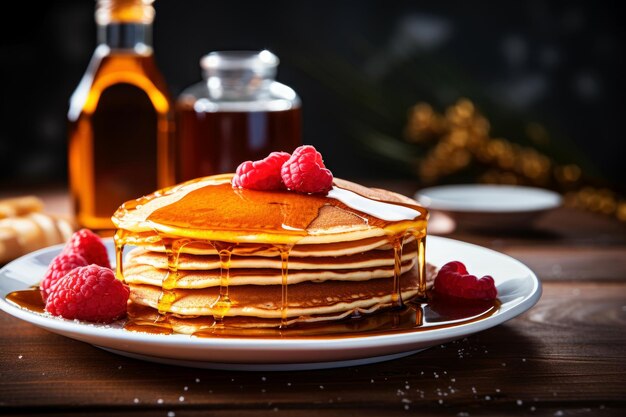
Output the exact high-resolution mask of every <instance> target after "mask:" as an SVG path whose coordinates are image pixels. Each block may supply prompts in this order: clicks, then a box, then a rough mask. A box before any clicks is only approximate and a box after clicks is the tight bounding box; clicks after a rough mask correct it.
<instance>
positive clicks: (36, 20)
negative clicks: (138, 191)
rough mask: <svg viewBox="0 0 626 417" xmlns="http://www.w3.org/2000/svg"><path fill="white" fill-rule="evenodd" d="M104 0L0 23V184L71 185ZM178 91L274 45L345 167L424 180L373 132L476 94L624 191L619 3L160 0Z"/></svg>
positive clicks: (161, 44)
mask: <svg viewBox="0 0 626 417" xmlns="http://www.w3.org/2000/svg"><path fill="white" fill-rule="evenodd" d="M94 5H95V2H93V1H89V0H72V1H58V0H57V1H53V2H52V1H50V2H45V3H41V4H37V5H36V6H35V5H33V4H31V3H29V2H14V3H13V7H15V11H14V12H11V13H8V12H5V13H2V15H1V17H0V32H1V36H0V39H1V40H0V71H1V73H0V74H1V76H2V78H1V79H2V93H1V95H0V97H1V111H0V126H1V130H0V189H6V188H7V187H9V186H15V185H18V186H29V185H41V184H42V183H45V184H47V183H56V184H59V183H64V182H65V181H66V178H67V173H66V162H67V160H66V146H67V142H66V125H65V123H66V122H65V120H66V111H67V105H68V100H69V97H70V94H71V93H72V91H73V89H74V88H75V86H76V85H77V83H78V81H79V80H80V78H81V76H82V74H83V72H84V71H85V69H86V67H87V63H88V61H89V58H90V56H91V54H92V52H93V49H94V47H95V45H96V27H95V23H94V20H93V12H94ZM155 8H156V20H155V23H154V49H155V54H156V58H157V62H158V64H159V66H160V69H161V71H162V73H163V75H164V76H165V78H166V80H167V82H168V85H169V88H170V91H171V93H172V95H173V96H176V95H178V93H179V92H180V91H181V90H182V89H183V88H185V87H187V86H189V85H190V84H193V83H195V82H197V81H199V80H200V69H199V65H198V60H199V59H200V57H201V56H202V55H204V54H206V53H208V52H210V51H213V50H225V49H262V48H267V49H270V50H271V51H273V52H274V53H276V54H277V55H278V57H279V58H280V59H281V64H280V66H279V71H278V77H277V79H278V80H279V81H281V82H283V83H285V84H287V85H289V86H291V87H292V88H294V89H295V90H296V91H297V92H298V93H299V95H300V96H301V98H302V101H303V118H304V119H303V120H304V141H305V142H306V143H310V144H313V145H315V146H316V147H318V149H319V150H320V151H321V152H322V153H323V155H324V157H325V160H326V164H327V166H328V167H329V168H331V169H332V170H333V172H334V173H335V175H336V176H341V177H344V178H363V177H372V178H410V177H411V175H413V174H412V173H411V171H410V168H409V167H407V166H405V165H404V164H402V163H400V162H398V161H394V160H393V159H384V158H383V157H381V156H380V155H377V154H376V153H373V152H372V151H370V149H369V148H368V146H367V143H366V142H364V141H363V137H362V135H361V133H359V132H362V130H358V129H357V130H355V126H358V127H359V129H363V128H364V129H366V130H369V131H372V132H376V133H383V134H385V135H387V136H389V137H391V138H395V139H396V140H398V141H402V130H403V126H404V124H405V123H406V114H407V113H406V112H407V109H408V108H409V107H410V106H411V105H413V104H415V103H416V102H419V101H426V102H428V103H430V104H432V105H433V106H434V107H435V108H436V109H438V110H444V109H445V107H446V106H448V105H451V104H453V103H454V102H455V101H456V100H457V99H458V98H459V97H467V98H469V99H471V100H472V101H474V102H475V103H476V105H477V106H478V107H479V108H480V109H481V111H482V112H483V113H484V114H485V115H486V116H487V118H488V119H489V120H490V121H491V122H492V133H493V134H494V135H495V136H502V137H506V138H508V139H509V140H511V141H516V140H519V141H523V140H524V126H525V125H526V124H528V123H530V122H532V123H539V124H541V125H542V126H544V127H545V129H546V131H547V132H549V137H550V141H551V142H550V150H549V152H550V156H551V157H553V158H555V159H556V160H557V161H558V162H559V163H564V164H565V163H576V164H579V165H580V166H581V167H582V168H583V171H584V172H585V173H586V175H588V176H590V177H592V178H594V179H596V180H598V181H600V182H601V183H604V182H606V183H607V184H608V185H609V186H611V187H613V188H616V189H619V190H622V191H623V190H624V185H623V182H622V179H623V177H624V173H625V169H624V168H623V166H624V164H623V160H624V158H625V157H626V153H625V152H624V127H623V125H624V119H625V115H624V110H625V106H624V96H623V94H624V91H625V90H624V73H625V69H626V66H625V63H624V45H623V43H622V38H623V35H624V29H623V28H624V24H623V22H624V19H623V17H624V16H623V14H621V13H620V12H618V6H617V2H611V1H593V2H582V1H580V2H558V3H557V2H551V1H547V0H535V1H519V2H486V1H481V2H465V1H438V2H432V1H430V2H425V1H391V0H387V1H382V0H381V1H378V0H376V1H374V0H372V1H337V0H335V1H331V0H317V1H288V0H273V1H243V0H230V1H222V2H217V1H201V0H185V1H175V0H157V1H156V3H155Z"/></svg>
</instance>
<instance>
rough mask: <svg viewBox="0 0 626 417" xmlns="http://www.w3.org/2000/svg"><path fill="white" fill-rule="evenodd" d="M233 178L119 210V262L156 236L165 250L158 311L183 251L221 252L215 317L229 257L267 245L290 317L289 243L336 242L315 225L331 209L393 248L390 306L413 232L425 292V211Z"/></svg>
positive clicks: (224, 308) (169, 297)
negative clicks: (244, 184) (254, 185)
mask: <svg viewBox="0 0 626 417" xmlns="http://www.w3.org/2000/svg"><path fill="white" fill-rule="evenodd" d="M230 179H231V176H229V175H223V176H216V177H207V178H201V179H198V180H194V181H190V182H188V183H184V184H182V185H180V186H176V187H173V188H171V189H168V190H163V191H160V192H157V193H154V194H152V195H150V196H147V197H143V198H141V199H139V200H137V201H134V202H133V201H131V202H128V203H126V204H124V205H123V206H122V207H121V208H120V209H119V210H118V212H116V214H115V216H114V222H116V224H117V225H118V227H119V230H118V233H117V234H116V237H115V240H116V251H117V257H118V260H120V261H121V254H122V252H123V248H124V246H125V245H126V244H133V245H139V246H142V245H143V246H149V245H154V243H155V242H157V241H158V242H161V245H162V246H164V247H165V251H166V253H167V255H168V256H167V257H168V275H167V277H166V278H165V279H164V281H163V285H162V294H161V296H160V297H159V306H158V310H160V311H161V312H166V311H168V310H169V307H171V305H172V303H173V302H175V300H176V296H175V292H174V291H173V289H174V288H176V283H177V281H178V277H179V274H178V266H179V264H178V262H179V258H180V254H181V252H183V251H184V248H187V249H188V250H190V249H191V248H194V249H198V248H199V247H204V248H212V249H214V251H215V252H217V253H218V254H219V258H220V291H219V296H218V297H217V299H216V300H215V301H214V302H213V304H212V306H211V307H212V310H211V311H212V314H213V319H215V321H216V322H220V321H221V319H222V318H224V316H225V315H226V314H227V313H228V310H229V309H230V307H231V305H232V303H233V301H232V300H231V298H230V297H229V295H228V294H229V286H230V277H229V270H230V258H231V256H232V255H233V254H234V255H237V254H238V251H240V250H241V251H242V254H243V253H251V252H252V253H254V252H255V251H262V250H266V251H267V250H268V249H269V250H272V251H274V252H275V253H276V256H277V257H279V258H280V260H281V276H282V282H281V286H282V295H281V305H280V306H278V307H279V310H280V316H281V320H282V324H285V323H287V322H288V318H289V317H290V313H289V309H288V304H289V302H288V300H289V298H288V293H289V292H288V286H289V284H290V280H289V255H290V251H291V249H292V248H293V246H294V245H295V244H297V243H298V242H303V243H305V244H308V243H309V242H311V243H315V239H319V238H320V236H321V238H323V239H326V240H325V241H330V242H338V243H341V242H342V239H344V238H345V236H344V235H345V233H344V232H345V230H342V229H341V227H336V228H333V227H334V225H333V224H321V225H316V221H317V220H318V217H319V214H320V212H321V211H322V210H326V209H328V208H332V209H334V210H336V211H338V212H341V215H343V216H348V217H350V219H351V221H352V222H353V223H354V224H356V227H357V228H358V229H359V230H361V231H363V233H365V237H366V238H369V237H372V236H376V235H377V234H378V235H379V236H380V234H381V233H382V234H383V235H384V236H386V239H387V241H388V243H389V244H390V245H391V247H392V248H393V256H394V274H393V275H394V278H393V282H391V280H390V283H389V285H390V286H389V294H390V295H391V298H392V300H393V304H394V305H395V306H401V305H402V298H401V294H400V292H401V291H400V279H399V277H400V274H401V272H402V269H401V267H402V248H403V245H404V244H405V242H407V241H408V240H409V237H415V238H416V241H417V245H416V246H417V248H418V253H417V258H418V259H417V263H418V265H417V270H418V275H419V291H418V293H419V295H420V296H424V294H425V289H426V283H425V274H424V259H425V258H424V253H423V251H424V249H425V246H424V239H425V235H426V220H427V212H426V210H425V209H424V208H422V207H419V206H417V205H412V204H406V203H400V202H396V201H383V200H379V199H374V198H368V197H365V196H363V195H360V194H358V193H356V192H354V191H352V190H349V189H346V188H342V187H340V186H337V185H335V186H334V187H333V189H332V190H331V191H330V192H329V193H328V194H327V195H306V194H300V193H295V192H291V191H271V192H268V191H255V190H247V189H234V188H233V187H232V186H231V184H230ZM129 219H130V221H129ZM316 226H319V228H318V229H316ZM316 230H323V232H322V233H319V232H317V231H316ZM307 239H309V240H307ZM359 239H361V237H359ZM411 240H412V239H411ZM420 251H422V253H420ZM118 265H119V266H118V276H119V277H120V278H121V279H123V276H124V275H123V268H122V267H121V262H118Z"/></svg>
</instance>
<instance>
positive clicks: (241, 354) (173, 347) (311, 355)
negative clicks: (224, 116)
mask: <svg viewBox="0 0 626 417" xmlns="http://www.w3.org/2000/svg"><path fill="white" fill-rule="evenodd" d="M105 242H106V245H107V248H108V249H109V253H110V255H111V258H113V256H112V255H113V247H112V242H111V241H110V240H106V241H105ZM61 248H62V245H57V246H52V247H49V248H45V249H41V250H39V251H36V252H33V253H31V254H28V255H25V256H23V257H21V258H19V259H17V260H15V261H13V262H11V263H9V264H8V265H6V266H5V267H4V268H2V269H1V270H0V309H2V310H4V311H5V312H7V313H9V314H10V315H12V316H15V317H17V318H19V319H22V320H25V321H27V322H29V323H32V324H34V325H36V326H39V327H42V328H44V329H46V330H49V331H51V332H53V333H58V334H61V335H64V336H67V337H69V338H72V339H76V340H80V341H83V342H87V343H90V344H92V345H95V346H97V347H100V348H103V349H106V350H108V351H111V352H115V353H117V354H121V355H125V356H129V357H133V358H138V359H143V360H148V361H154V362H161V363H168V364H176V365H183V366H193V367H198V368H213V369H232V370H259V371H261V370H263V371H265V370H297V369H322V368H331V367H341V366H352V365H359V364H366V363H374V362H380V361H384V360H390V359H395V358H399V357H402V356H407V355H410V354H413V353H415V352H417V351H420V350H423V349H426V348H428V347H431V346H435V345H439V344H442V343H446V342H449V341H451V340H455V339H459V338H463V337H465V336H468V335H470V334H473V333H476V332H479V331H482V330H485V329H488V328H490V327H493V326H496V325H498V324H501V323H503V322H505V321H507V320H510V319H512V318H514V317H516V316H518V315H519V314H521V313H523V312H525V311H526V310H528V309H529V308H531V307H532V306H533V305H534V304H535V303H536V302H537V301H538V300H539V297H540V296H541V285H540V283H539V281H538V279H537V277H536V276H535V274H534V273H533V272H532V271H531V270H530V269H528V267H526V266H525V265H523V264H522V263H521V262H519V261H517V260H515V259H513V258H511V257H509V256H507V255H504V254H501V253H498V252H495V251H493V250H490V249H486V248H483V247H480V246H476V245H472V244H469V243H465V242H460V241H456V240H452V239H446V238H441V237H434V236H431V237H428V242H427V261H428V262H430V263H432V264H434V265H436V266H441V265H443V264H444V263H446V262H448V261H450V260H460V261H462V262H464V263H465V264H466V266H467V267H468V269H469V270H470V271H471V272H472V273H474V274H476V275H479V276H481V275H485V274H489V275H492V276H493V277H494V279H495V281H496V286H497V288H498V294H499V299H500V301H501V303H502V305H501V308H500V309H499V310H498V312H497V313H495V314H494V315H491V316H489V317H487V318H485V319H483V320H480V321H477V322H473V323H467V324H461V325H457V326H452V327H447V328H442V329H433V330H428V331H423V332H415V333H398V334H384V335H376V336H364V337H354V338H335V339H333V338H328V339H324V338H319V339H311V340H308V339H289V340H285V339H282V340H277V339H254V340H251V339H243V338H239V339H238V338H195V337H191V336H186V335H180V334H174V335H156V334H145V333H135V332H130V331H126V330H124V329H122V328H121V325H120V324H118V325H110V326H107V325H99V324H90V323H83V322H78V321H71V320H65V319H61V318H57V317H51V316H48V315H45V314H38V313H33V312H31V311H28V310H25V309H22V308H19V307H16V306H15V305H13V304H10V303H8V302H7V301H6V300H5V297H6V295H7V294H8V293H10V292H12V291H16V290H23V289H27V288H29V287H30V286H32V285H35V284H37V283H38V281H39V280H40V279H41V277H42V276H43V275H44V272H45V270H46V268H47V265H48V264H49V262H50V261H51V260H52V258H53V257H54V256H56V255H57V254H58V253H59V251H60V250H61Z"/></svg>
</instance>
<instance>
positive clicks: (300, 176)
mask: <svg viewBox="0 0 626 417" xmlns="http://www.w3.org/2000/svg"><path fill="white" fill-rule="evenodd" d="M280 174H281V176H282V178H283V182H284V183H285V185H286V186H287V188H289V189H290V190H293V191H298V192H301V193H310V194H313V193H326V192H328V191H330V189H331V188H332V187H333V174H332V173H331V172H330V170H328V169H327V168H326V167H325V166H324V161H323V160H322V155H321V154H320V153H319V152H318V151H317V150H316V149H315V148H314V147H313V146H311V145H303V146H300V147H298V148H296V150H295V151H293V154H292V155H291V158H289V159H288V160H287V162H285V163H284V164H283V167H282V169H281V171H280Z"/></svg>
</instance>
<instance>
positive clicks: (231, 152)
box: [176, 101, 302, 182]
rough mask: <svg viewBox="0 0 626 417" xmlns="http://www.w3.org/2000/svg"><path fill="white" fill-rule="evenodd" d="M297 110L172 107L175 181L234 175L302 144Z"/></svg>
mask: <svg viewBox="0 0 626 417" xmlns="http://www.w3.org/2000/svg"><path fill="white" fill-rule="evenodd" d="M300 113H301V111H300V107H296V108H292V109H288V110H282V111H255V112H233V111H221V112H202V111H196V110H194V106H193V102H185V101H182V102H179V103H177V104H176V125H177V127H178V130H177V145H176V148H177V149H176V154H177V160H176V179H177V182H181V181H187V180H191V179H194V178H197V177H202V176H207V175H213V174H218V173H223V172H235V170H236V168H237V166H238V165H239V164H240V163H241V162H243V161H248V160H252V161H255V160H258V159H263V158H265V157H266V156H267V155H268V154H269V153H270V152H272V151H279V150H280V151H285V152H292V151H293V150H294V149H295V148H296V147H298V146H299V145H301V144H302V138H301V114H300Z"/></svg>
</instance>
